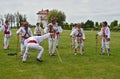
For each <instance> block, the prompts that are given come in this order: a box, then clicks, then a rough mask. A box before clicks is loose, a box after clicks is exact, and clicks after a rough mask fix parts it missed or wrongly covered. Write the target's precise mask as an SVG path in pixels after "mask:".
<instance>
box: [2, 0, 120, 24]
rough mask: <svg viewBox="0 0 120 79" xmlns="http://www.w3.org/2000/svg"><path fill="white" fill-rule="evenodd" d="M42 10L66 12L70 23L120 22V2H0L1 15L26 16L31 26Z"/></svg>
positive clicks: (36, 0)
mask: <svg viewBox="0 0 120 79" xmlns="http://www.w3.org/2000/svg"><path fill="white" fill-rule="evenodd" d="M42 9H49V10H53V9H57V10H60V11H62V12H64V13H65V15H66V22H68V23H71V22H72V23H78V22H86V21H87V20H88V19H90V20H93V21H98V22H102V21H107V22H108V23H110V22H112V21H113V20H120V0H0V15H4V14H7V13H12V14H14V13H16V12H19V13H21V14H26V15H27V20H28V22H29V23H30V24H36V22H37V14H36V13H37V12H38V11H40V10H42Z"/></svg>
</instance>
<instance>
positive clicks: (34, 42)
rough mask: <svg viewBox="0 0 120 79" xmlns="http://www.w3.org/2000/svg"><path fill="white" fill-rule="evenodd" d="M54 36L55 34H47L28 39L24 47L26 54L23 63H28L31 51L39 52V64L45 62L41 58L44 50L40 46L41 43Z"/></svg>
mask: <svg viewBox="0 0 120 79" xmlns="http://www.w3.org/2000/svg"><path fill="white" fill-rule="evenodd" d="M51 36H53V33H47V34H45V35H42V36H32V37H29V38H28V39H26V40H25V41H24V45H25V47H26V50H25V53H24V55H23V59H22V61H23V62H26V59H27V56H28V54H29V49H36V50H38V51H39V53H38V55H37V58H36V60H37V61H39V62H42V61H43V60H41V56H42V54H43V51H44V48H43V47H42V46H40V45H39V43H41V42H42V41H43V40H44V39H46V38H49V37H51Z"/></svg>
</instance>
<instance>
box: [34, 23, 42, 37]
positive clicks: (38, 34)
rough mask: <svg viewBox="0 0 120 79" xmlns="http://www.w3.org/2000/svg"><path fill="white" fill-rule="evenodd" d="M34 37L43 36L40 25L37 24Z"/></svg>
mask: <svg viewBox="0 0 120 79" xmlns="http://www.w3.org/2000/svg"><path fill="white" fill-rule="evenodd" d="M34 35H35V36H41V35H42V28H41V27H40V23H36V27H35V29H34Z"/></svg>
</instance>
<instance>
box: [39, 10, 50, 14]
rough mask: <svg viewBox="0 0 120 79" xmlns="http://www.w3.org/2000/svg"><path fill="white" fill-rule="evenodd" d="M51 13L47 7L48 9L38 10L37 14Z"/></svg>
mask: <svg viewBox="0 0 120 79" xmlns="http://www.w3.org/2000/svg"><path fill="white" fill-rule="evenodd" d="M48 13H49V10H48V9H46V10H43V9H42V10H41V11H38V13H37V14H48Z"/></svg>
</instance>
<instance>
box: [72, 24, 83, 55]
mask: <svg viewBox="0 0 120 79" xmlns="http://www.w3.org/2000/svg"><path fill="white" fill-rule="evenodd" d="M72 35H75V48H74V54H75V55H76V54H77V49H78V45H79V44H80V54H81V55H83V50H84V40H85V34H84V31H83V29H82V28H81V25H80V24H77V27H76V29H74V30H73V31H72V33H71V34H70V36H71V37H72Z"/></svg>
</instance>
